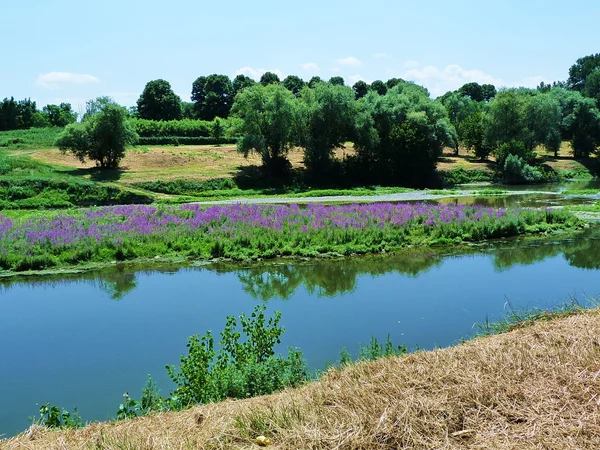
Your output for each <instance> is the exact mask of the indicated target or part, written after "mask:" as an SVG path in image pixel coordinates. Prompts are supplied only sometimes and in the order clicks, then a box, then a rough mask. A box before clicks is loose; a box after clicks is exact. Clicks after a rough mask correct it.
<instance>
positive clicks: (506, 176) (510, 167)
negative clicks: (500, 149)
mask: <svg viewBox="0 0 600 450" xmlns="http://www.w3.org/2000/svg"><path fill="white" fill-rule="evenodd" d="M503 180H504V182H505V183H506V184H524V183H539V182H540V181H543V180H544V175H543V174H542V172H541V171H540V170H539V169H537V168H535V167H532V166H530V165H529V164H527V163H526V162H525V160H524V159H523V158H521V157H520V156H517V155H513V154H509V155H508V156H507V158H506V161H505V163H504V170H503Z"/></svg>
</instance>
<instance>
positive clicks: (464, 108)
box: [436, 92, 479, 155]
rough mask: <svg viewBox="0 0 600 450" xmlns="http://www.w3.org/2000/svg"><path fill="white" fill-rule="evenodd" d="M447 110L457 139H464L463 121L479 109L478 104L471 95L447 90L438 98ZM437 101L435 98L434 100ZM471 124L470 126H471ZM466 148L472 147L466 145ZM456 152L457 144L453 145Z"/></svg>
mask: <svg viewBox="0 0 600 450" xmlns="http://www.w3.org/2000/svg"><path fill="white" fill-rule="evenodd" d="M438 100H439V101H440V102H441V103H442V105H444V107H445V108H446V111H448V118H449V119H450V123H451V124H452V125H453V126H454V128H455V129H456V133H457V135H458V140H459V141H460V142H462V141H463V140H464V133H463V123H464V121H465V120H466V118H467V117H469V116H470V115H472V114H473V113H474V112H475V111H477V110H478V109H479V105H478V103H477V102H476V101H474V100H472V99H471V97H468V96H466V95H461V94H460V92H448V93H446V94H444V95H443V96H442V97H441V98H439V99H438ZM436 101H437V100H436ZM472 125H473V124H471V125H470V126H472ZM471 131H472V130H471ZM467 147H468V148H474V147H473V146H469V145H467ZM455 149H456V154H457V155H458V145H456V146H455Z"/></svg>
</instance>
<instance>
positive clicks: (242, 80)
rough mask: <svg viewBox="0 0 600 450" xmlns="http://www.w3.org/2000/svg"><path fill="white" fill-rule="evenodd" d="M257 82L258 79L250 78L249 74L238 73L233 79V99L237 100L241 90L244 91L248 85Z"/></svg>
mask: <svg viewBox="0 0 600 450" xmlns="http://www.w3.org/2000/svg"><path fill="white" fill-rule="evenodd" d="M255 84H256V81H254V80H253V79H252V78H250V77H249V76H247V75H242V74H240V75H237V76H236V77H235V78H234V79H233V83H232V86H233V99H234V100H235V97H236V95H238V94H239V93H240V92H242V90H243V89H246V88H247V87H250V86H254V85H255Z"/></svg>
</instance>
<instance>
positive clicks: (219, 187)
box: [133, 178, 237, 195]
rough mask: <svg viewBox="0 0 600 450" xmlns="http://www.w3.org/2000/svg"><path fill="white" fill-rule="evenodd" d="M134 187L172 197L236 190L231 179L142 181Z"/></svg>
mask: <svg viewBox="0 0 600 450" xmlns="http://www.w3.org/2000/svg"><path fill="white" fill-rule="evenodd" d="M133 185H134V186H135V187H137V188H140V189H145V190H147V191H151V192H160V193H162V194H172V195H197V194H200V193H203V192H206V191H224V190H229V189H236V188H237V186H236V184H235V181H233V180H232V179H231V178H216V179H214V180H209V181H202V182H200V181H187V180H174V181H161V180H158V181H144V182H141V183H134V184H133Z"/></svg>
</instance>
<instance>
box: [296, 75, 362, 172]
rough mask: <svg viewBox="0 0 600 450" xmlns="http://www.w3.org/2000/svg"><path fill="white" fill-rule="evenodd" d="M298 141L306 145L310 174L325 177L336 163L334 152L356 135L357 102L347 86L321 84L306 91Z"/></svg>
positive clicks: (305, 159) (302, 100)
mask: <svg viewBox="0 0 600 450" xmlns="http://www.w3.org/2000/svg"><path fill="white" fill-rule="evenodd" d="M299 106H300V108H299V115H300V120H299V123H300V126H299V129H298V142H299V143H300V145H302V146H303V147H304V164H305V165H306V169H307V170H308V172H309V176H312V177H314V178H315V179H320V180H322V179H324V178H326V177H327V176H328V175H329V172H330V171H331V166H332V158H333V152H334V150H335V149H336V148H338V147H341V146H342V145H343V143H344V142H346V141H347V140H348V139H349V138H350V137H351V135H352V131H353V130H352V129H353V123H354V117H355V115H356V105H355V101H354V93H353V92H352V90H351V89H350V88H349V87H347V86H336V85H333V84H329V83H319V84H317V85H316V86H315V87H314V88H313V89H308V88H307V89H304V90H303V91H302V96H301V102H300V105H299Z"/></svg>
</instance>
